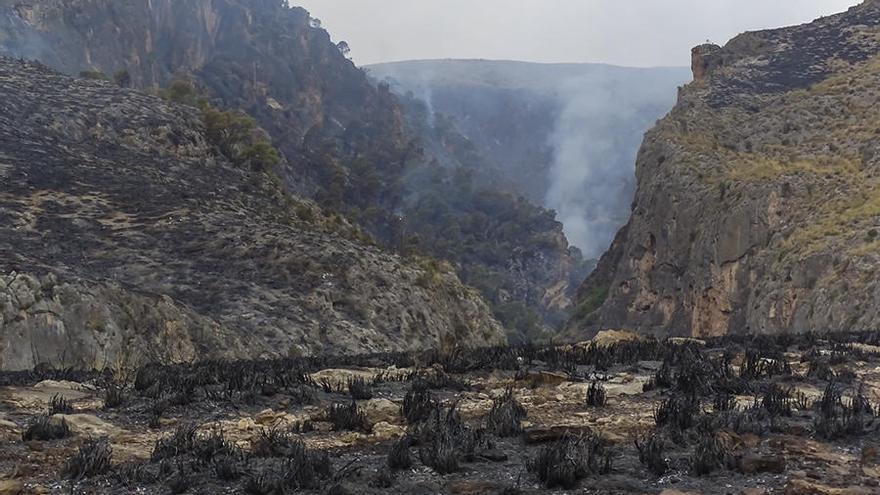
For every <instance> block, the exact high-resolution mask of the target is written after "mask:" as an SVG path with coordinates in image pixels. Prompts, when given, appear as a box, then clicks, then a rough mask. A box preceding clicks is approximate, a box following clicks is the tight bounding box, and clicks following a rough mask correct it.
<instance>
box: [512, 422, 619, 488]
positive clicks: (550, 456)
mask: <svg viewBox="0 0 880 495" xmlns="http://www.w3.org/2000/svg"><path fill="white" fill-rule="evenodd" d="M527 468H528V470H529V472H531V473H534V474H535V476H537V478H538V479H539V480H541V482H542V483H544V485H545V486H546V487H547V488H557V487H561V488H566V489H571V488H574V487H576V486H577V484H578V482H579V481H580V480H582V479H584V478H586V477H587V476H590V475H594V474H606V473H609V472H611V468H612V461H611V454H610V452H607V451H606V449H605V448H604V446H603V445H602V441H601V440H600V439H599V437H597V436H595V435H583V436H574V435H566V436H564V437H563V438H562V439H561V440H559V441H557V442H555V443H553V444H551V445H547V446H545V447H543V448H541V450H540V451H539V452H538V454H537V455H536V456H535V457H534V458H532V459H530V460H529V462H528V464H527Z"/></svg>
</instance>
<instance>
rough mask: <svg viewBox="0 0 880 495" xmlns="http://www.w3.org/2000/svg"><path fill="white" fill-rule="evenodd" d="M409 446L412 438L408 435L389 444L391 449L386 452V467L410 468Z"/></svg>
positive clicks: (394, 468) (395, 468)
mask: <svg viewBox="0 0 880 495" xmlns="http://www.w3.org/2000/svg"><path fill="white" fill-rule="evenodd" d="M410 445H412V438H410V436H409V435H404V436H402V437H400V438H398V439H397V440H395V441H394V442H393V443H392V444H391V449H390V450H389V451H388V467H389V468H390V469H392V470H397V469H409V468H411V467H412V457H411V456H410V451H409V448H410Z"/></svg>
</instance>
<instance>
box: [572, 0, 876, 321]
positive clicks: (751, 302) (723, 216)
mask: <svg viewBox="0 0 880 495" xmlns="http://www.w3.org/2000/svg"><path fill="white" fill-rule="evenodd" d="M878 55H880V2H878V1H877V0H870V1H867V2H864V3H863V4H862V5H860V6H857V7H853V8H852V9H850V10H849V11H848V12H846V13H842V14H839V15H836V16H831V17H827V18H823V19H819V20H817V21H815V22H813V23H811V24H806V25H803V26H795V27H789V28H783V29H774V30H767V31H759V32H753V33H746V34H743V35H741V36H738V37H736V38H734V39H733V40H731V41H730V42H729V43H728V44H727V45H726V46H725V47H723V48H721V47H718V46H714V45H703V46H700V47H697V48H695V49H694V53H693V56H694V63H693V71H694V77H695V80H694V82H692V83H691V84H689V85H688V86H687V87H686V88H684V89H683V90H682V91H681V92H680V93H679V101H678V104H677V105H676V106H675V108H674V109H673V111H672V112H671V113H670V114H669V115H668V116H667V117H666V118H664V119H663V120H662V121H661V122H660V123H659V124H658V125H657V127H655V128H654V129H653V130H651V131H650V132H649V133H648V135H647V136H646V138H645V141H644V144H643V146H642V149H641V151H640V152H639V157H638V161H637V178H638V189H637V194H636V199H635V202H634V206H633V212H632V217H631V219H630V221H629V223H628V224H627V225H626V226H625V227H624V228H623V229H622V230H621V231H620V232H619V233H618V235H617V238H616V240H615V242H614V244H613V246H612V248H611V249H610V251H609V252H607V253H606V254H605V255H604V256H603V257H602V260H601V262H600V264H599V267H598V269H597V270H596V272H595V273H594V274H593V275H592V276H591V277H590V278H589V279H588V280H587V281H586V282H585V284H584V285H583V287H582V288H581V294H580V303H579V304H580V307H579V314H578V315H577V317H576V318H574V319H573V320H572V322H571V323H570V325H569V331H568V334H569V336H580V335H583V334H585V333H592V332H594V331H595V330H596V329H598V328H603V327H627V328H634V329H639V330H641V331H644V332H653V333H669V334H675V335H695V336H706V335H721V334H727V333H740V332H743V333H744V332H753V333H754V332H762V333H763V332H766V333H775V332H795V331H797V332H803V331H809V330H812V331H827V330H848V329H857V328H876V327H877V326H878V324H880V286H878V285H877V281H876V276H875V274H874V271H875V269H876V266H877V261H878V250H877V248H878V247H880V242H878V240H877V227H878V219H880V209H878V206H877V198H878V197H880V182H878V176H877V173H878V169H880V137H878V136H880V134H878V132H880V129H878V127H877V123H878V122H880V113H878V112H880V106H878V105H877V95H878V92H880V65H878V60H880V59H878Z"/></svg>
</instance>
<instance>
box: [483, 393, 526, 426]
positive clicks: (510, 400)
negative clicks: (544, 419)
mask: <svg viewBox="0 0 880 495" xmlns="http://www.w3.org/2000/svg"><path fill="white" fill-rule="evenodd" d="M525 418H526V409H525V408H524V407H523V406H522V404H520V403H519V402H518V401H517V400H516V397H514V395H513V389H512V388H508V389H507V391H506V392H505V393H504V395H502V396H501V397H499V398H497V399H494V400H493V401H492V409H491V410H490V411H489V415H488V416H487V418H486V425H487V428H488V430H489V431H491V432H492V433H494V434H496V435H498V436H499V437H511V436H514V435H519V434H520V433H522V431H523V429H522V425H521V424H520V423H521V422H522V420H523V419H525Z"/></svg>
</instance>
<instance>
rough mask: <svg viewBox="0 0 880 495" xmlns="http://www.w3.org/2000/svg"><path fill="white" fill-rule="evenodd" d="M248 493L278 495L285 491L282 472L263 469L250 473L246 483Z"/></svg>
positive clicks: (253, 494) (249, 494)
mask: <svg viewBox="0 0 880 495" xmlns="http://www.w3.org/2000/svg"><path fill="white" fill-rule="evenodd" d="M244 492H245V493H247V494H248V495H277V494H283V493H285V487H284V477H283V475H282V474H281V473H280V472H277V471H270V470H263V471H261V472H258V473H252V474H249V475H248V477H247V479H246V480H245V483H244Z"/></svg>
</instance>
